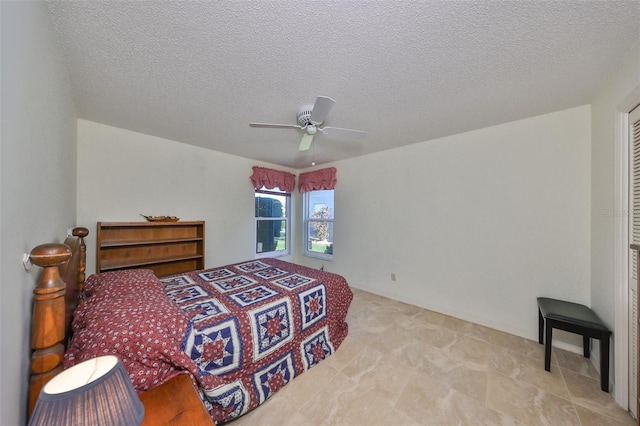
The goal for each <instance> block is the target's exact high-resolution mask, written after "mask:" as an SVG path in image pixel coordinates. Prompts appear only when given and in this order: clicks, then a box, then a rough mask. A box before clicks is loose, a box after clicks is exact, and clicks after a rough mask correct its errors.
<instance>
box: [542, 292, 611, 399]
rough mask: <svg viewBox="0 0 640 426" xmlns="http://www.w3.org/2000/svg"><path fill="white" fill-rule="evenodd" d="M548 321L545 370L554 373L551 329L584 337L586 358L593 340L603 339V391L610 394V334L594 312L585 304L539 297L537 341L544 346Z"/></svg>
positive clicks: (601, 362)
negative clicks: (544, 332) (591, 339)
mask: <svg viewBox="0 0 640 426" xmlns="http://www.w3.org/2000/svg"><path fill="white" fill-rule="evenodd" d="M545 321H546V344H545V347H544V369H545V370H547V371H551V340H552V338H551V335H552V329H554V328H557V329H560V330H564V331H568V332H571V333H576V334H581V335H582V343H583V350H584V356H585V357H586V358H589V356H590V355H591V354H590V345H589V342H590V340H589V339H590V338H594V339H598V340H600V388H601V389H602V390H603V391H605V392H609V338H610V337H611V331H609V329H608V328H607V326H606V325H604V323H603V322H602V321H601V320H600V318H598V316H597V315H596V313H595V312H593V311H592V310H591V308H588V307H586V306H584V305H580V304H578V303H573V302H566V301H564V300H557V299H550V298H547V297H538V342H539V343H540V344H542V343H543V337H544V336H543V330H544V329H545Z"/></svg>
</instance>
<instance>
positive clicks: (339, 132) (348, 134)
mask: <svg viewBox="0 0 640 426" xmlns="http://www.w3.org/2000/svg"><path fill="white" fill-rule="evenodd" d="M319 130H320V131H321V132H322V133H324V134H325V135H327V136H334V137H338V138H347V139H364V138H365V137H366V136H367V132H365V131H362V130H353V129H342V128H340V127H323V128H321V129H319Z"/></svg>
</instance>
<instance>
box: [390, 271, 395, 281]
mask: <svg viewBox="0 0 640 426" xmlns="http://www.w3.org/2000/svg"><path fill="white" fill-rule="evenodd" d="M395 280H396V274H395V273H394V272H392V273H391V281H395Z"/></svg>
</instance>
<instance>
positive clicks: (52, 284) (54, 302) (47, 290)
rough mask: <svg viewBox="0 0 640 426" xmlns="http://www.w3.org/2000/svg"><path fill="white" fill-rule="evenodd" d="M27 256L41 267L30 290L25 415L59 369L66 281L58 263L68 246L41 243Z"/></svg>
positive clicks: (63, 259) (65, 256)
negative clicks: (31, 351)
mask: <svg viewBox="0 0 640 426" xmlns="http://www.w3.org/2000/svg"><path fill="white" fill-rule="evenodd" d="M30 258H31V262H33V263H34V264H35V265H38V266H40V267H42V268H44V270H43V271H42V277H41V278H40V281H39V282H38V285H37V286H36V288H35V289H34V290H33V295H34V297H33V317H32V323H31V348H32V349H33V353H32V355H31V380H30V383H29V415H31V412H32V411H33V407H34V406H35V403H36V401H37V400H38V395H39V394H40V389H41V388H42V386H43V385H44V384H45V383H46V382H47V381H49V380H50V379H51V378H52V377H53V376H55V375H56V374H57V373H58V372H60V371H61V370H62V361H63V357H64V351H65V347H64V343H63V342H64V339H65V292H66V284H65V282H64V281H63V280H62V278H61V277H60V271H59V270H58V266H60V265H62V264H64V263H65V262H67V261H68V260H69V259H70V258H71V248H70V247H69V246H67V245H66V244H42V245H39V246H38V247H36V248H34V249H33V250H31V255H30Z"/></svg>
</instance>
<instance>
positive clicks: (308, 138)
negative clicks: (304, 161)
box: [298, 133, 313, 151]
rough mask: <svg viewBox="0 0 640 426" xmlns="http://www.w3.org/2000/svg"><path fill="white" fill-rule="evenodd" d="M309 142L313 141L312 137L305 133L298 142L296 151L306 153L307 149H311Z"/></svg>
mask: <svg viewBox="0 0 640 426" xmlns="http://www.w3.org/2000/svg"><path fill="white" fill-rule="evenodd" d="M311 141H313V135H310V134H309V133H305V135H304V136H303V137H302V140H301V141H300V147H299V148H298V150H300V151H308V150H309V148H311Z"/></svg>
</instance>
